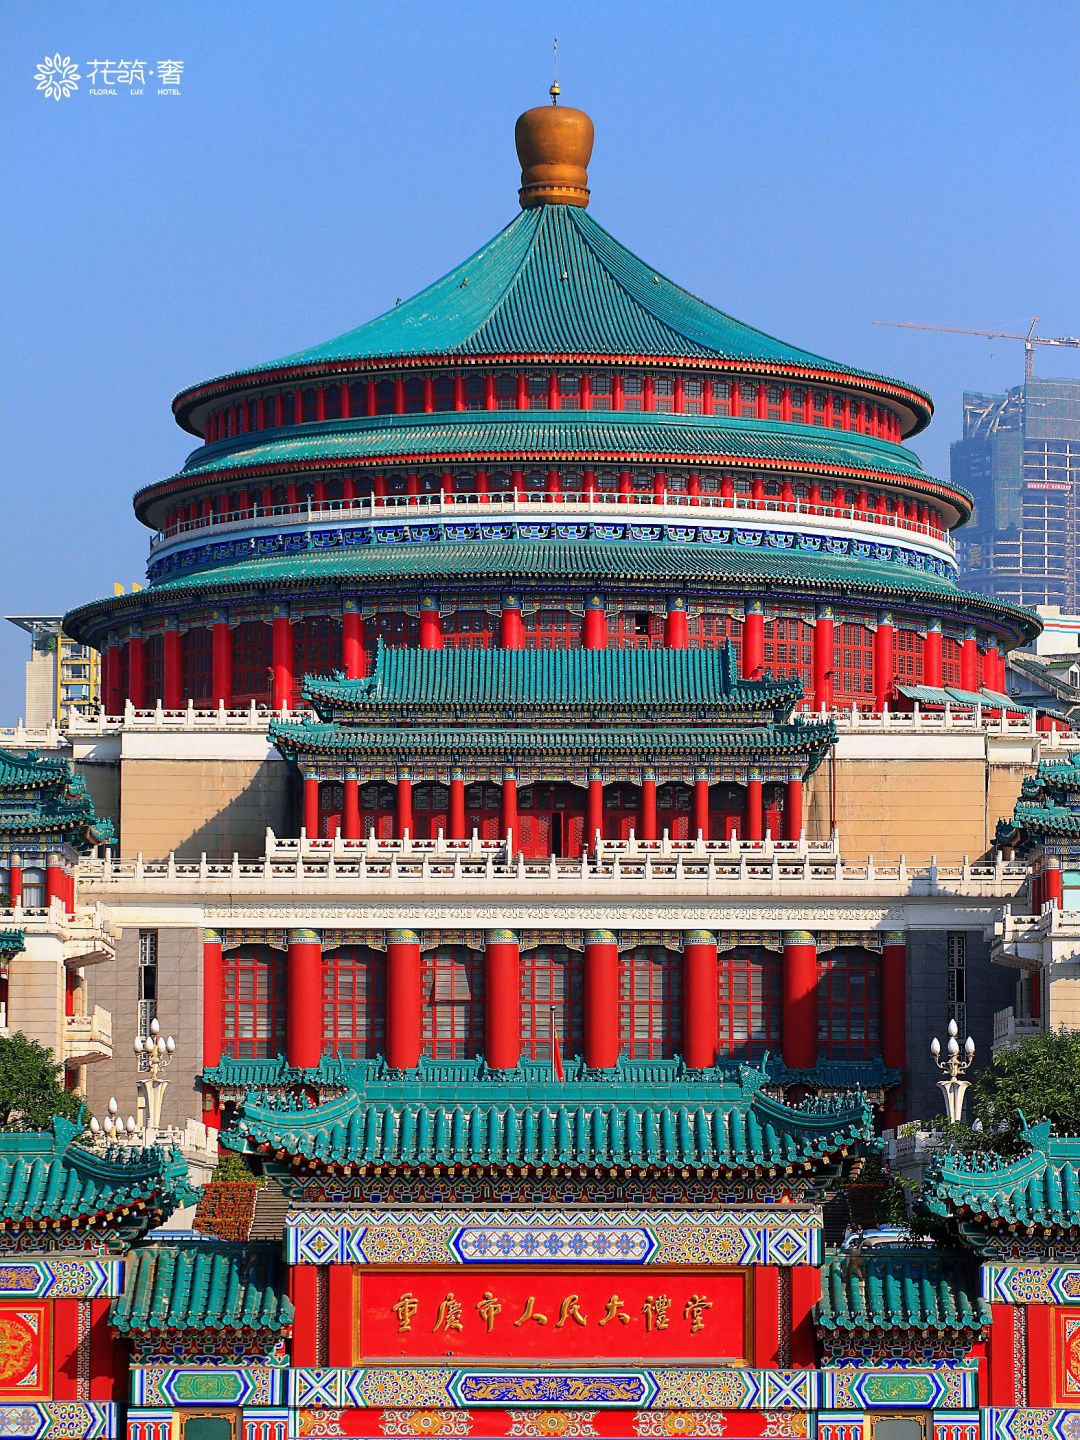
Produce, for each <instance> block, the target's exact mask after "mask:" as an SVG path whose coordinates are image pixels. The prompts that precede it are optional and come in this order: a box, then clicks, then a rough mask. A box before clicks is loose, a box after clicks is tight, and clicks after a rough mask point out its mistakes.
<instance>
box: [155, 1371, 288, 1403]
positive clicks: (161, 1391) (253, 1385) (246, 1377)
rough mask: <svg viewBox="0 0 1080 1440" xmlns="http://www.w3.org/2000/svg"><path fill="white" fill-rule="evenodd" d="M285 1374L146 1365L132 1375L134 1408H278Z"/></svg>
mask: <svg viewBox="0 0 1080 1440" xmlns="http://www.w3.org/2000/svg"><path fill="white" fill-rule="evenodd" d="M283 1373H284V1372H283V1371H282V1370H279V1369H272V1368H270V1367H269V1366H266V1365H245V1366H230V1365H220V1366H213V1367H210V1366H196V1365H143V1366H139V1367H135V1368H133V1369H132V1371H131V1403H132V1404H133V1405H173V1406H177V1407H181V1406H185V1405H233V1406H235V1405H278V1404H280V1403H281V1390H282V1383H281V1377H282V1374H283Z"/></svg>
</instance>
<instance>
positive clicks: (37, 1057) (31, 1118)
mask: <svg viewBox="0 0 1080 1440" xmlns="http://www.w3.org/2000/svg"><path fill="white" fill-rule="evenodd" d="M63 1068H64V1067H63V1066H62V1065H59V1064H57V1062H56V1059H55V1058H54V1056H53V1053H52V1051H51V1050H48V1049H46V1047H45V1046H44V1045H39V1044H38V1043H37V1041H36V1040H29V1039H27V1037H26V1036H25V1035H20V1034H18V1033H16V1034H14V1035H7V1036H0V1129H2V1130H44V1129H47V1128H48V1126H49V1124H50V1123H51V1121H52V1118H53V1116H54V1115H62V1116H64V1118H65V1119H68V1120H74V1119H75V1118H76V1117H77V1116H78V1113H79V1100H78V1098H77V1097H76V1096H74V1095H72V1093H71V1092H70V1091H69V1090H65V1089H64V1076H63Z"/></svg>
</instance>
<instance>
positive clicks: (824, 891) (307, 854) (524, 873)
mask: <svg viewBox="0 0 1080 1440" xmlns="http://www.w3.org/2000/svg"><path fill="white" fill-rule="evenodd" d="M1027 878H1028V869H1027V866H1025V865H1020V864H1006V863H1005V862H1004V861H1003V860H1002V859H1001V858H1000V857H998V858H997V860H996V861H995V863H993V864H991V865H972V864H970V863H969V862H968V861H967V860H964V861H962V862H961V863H959V864H951V865H939V864H938V863H937V861H936V860H933V859H932V860H931V861H930V862H929V863H927V864H920V865H909V864H908V863H907V862H906V860H904V859H903V858H901V859H899V860H898V861H893V862H891V863H888V864H881V863H880V862H878V861H875V860H874V859H873V857H872V856H871V857H868V858H867V859H866V860H864V861H861V862H855V863H852V862H850V861H844V860H842V859H841V858H840V856H839V854H838V853H837V850H836V847H835V842H833V841H829V842H812V841H792V842H783V841H760V842H739V841H735V842H709V843H704V842H700V841H689V842H679V841H672V840H658V841H655V842H648V843H646V842H642V841H635V840H629V841H625V842H605V843H604V844H603V845H602V846H601V847H600V850H599V851H598V852H596V853H591V854H590V853H585V854H583V855H581V856H580V857H577V858H566V859H564V858H560V857H556V856H551V857H545V858H538V859H532V858H526V857H525V856H524V855H522V854H520V853H519V852H517V851H516V849H515V847H514V845H513V839H512V838H511V841H510V843H509V844H507V842H506V841H505V840H499V841H482V840H479V839H474V840H469V841H461V842H455V841H447V840H445V839H437V840H428V841H413V840H410V839H408V838H406V839H405V840H399V841H381V840H375V839H368V840H357V841H346V840H340V839H336V840H334V841H332V842H324V841H316V840H308V839H307V838H306V837H304V838H303V839H300V840H296V841H279V840H278V839H277V838H276V837H275V836H273V835H272V834H270V835H269V837H268V841H267V848H266V853H265V854H264V856H263V857H262V858H261V859H258V860H242V859H241V858H240V856H239V855H235V854H234V855H233V856H232V857H231V859H222V860H209V859H207V857H206V856H205V855H204V856H201V857H200V858H199V859H198V860H178V859H177V858H176V857H175V855H170V856H169V857H168V859H167V860H162V861H146V860H144V859H143V857H142V856H141V855H140V856H137V857H136V858H135V859H134V860H115V859H114V858H113V857H112V854H111V853H110V852H108V851H107V852H106V853H105V855H104V857H102V858H99V859H90V860H84V861H83V862H82V866H81V868H80V879H81V882H82V883H83V884H84V885H86V886H87V887H88V889H89V890H90V891H91V892H92V893H94V894H96V895H98V896H100V897H102V898H104V899H106V900H107V899H109V898H110V897H114V896H116V895H117V894H121V893H124V892H128V893H134V894H159V895H174V896H185V897H187V896H191V897H196V896H198V897H222V898H226V897H229V896H230V895H234V894H241V895H254V896H260V895H278V896H282V895H289V896H298V895H303V896H308V897H313V896H320V895H321V896H326V897H329V896H333V895H339V894H347V895H355V896H371V897H383V898H387V899H392V898H394V897H396V896H400V895H412V896H414V897H422V898H428V897H435V896H438V897H439V898H440V899H445V898H446V897H456V898H461V897H464V896H469V897H472V898H485V899H492V898H499V899H505V898H511V897H516V896H525V895H529V896H535V897H537V898H539V899H547V898H551V899H560V898H572V897H577V898H579V899H582V898H584V899H589V898H593V897H595V898H600V899H603V898H611V897H613V896H623V897H631V896H644V897H655V898H657V899H660V898H678V899H692V898H694V897H699V898H710V897H713V896H723V897H725V898H727V899H731V898H739V897H747V896H759V897H760V896H778V897H790V898H792V899H797V898H801V897H806V896H815V895H817V896H828V897H835V898H856V897H860V896H889V897H911V898H919V897H923V896H953V897H968V898H982V899H987V900H1007V899H1011V898H1013V897H1015V896H1017V895H1018V894H1020V893H1021V892H1022V891H1023V888H1024V885H1025V883H1026V881H1027Z"/></svg>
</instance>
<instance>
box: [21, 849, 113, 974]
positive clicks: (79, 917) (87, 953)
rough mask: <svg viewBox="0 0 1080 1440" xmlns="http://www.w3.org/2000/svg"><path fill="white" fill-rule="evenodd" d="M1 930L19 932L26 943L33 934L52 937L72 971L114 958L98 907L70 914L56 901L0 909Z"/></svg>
mask: <svg viewBox="0 0 1080 1440" xmlns="http://www.w3.org/2000/svg"><path fill="white" fill-rule="evenodd" d="M80 863H83V862H80ZM5 929H11V930H21V931H22V932H23V934H24V935H25V936H26V937H27V939H28V940H29V939H31V938H32V937H33V936H35V935H49V936H54V937H56V938H57V939H59V940H60V942H61V945H62V946H63V953H64V964H65V965H67V966H69V967H70V968H73V969H79V968H81V967H82V966H83V965H100V964H102V963H103V962H104V961H106V960H115V959H116V933H115V931H114V930H113V928H112V926H111V924H110V923H109V921H108V920H107V919H106V916H105V913H104V910H103V909H102V907H101V905H100V904H97V905H83V904H80V906H79V908H78V911H77V912H76V914H74V915H69V914H68V913H67V907H66V906H65V904H64V902H63V901H62V900H57V899H54V900H52V901H51V902H50V903H49V904H48V905H47V906H46V905H43V906H31V907H26V906H23V905H7V906H0V930H5Z"/></svg>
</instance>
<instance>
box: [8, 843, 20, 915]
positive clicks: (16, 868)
mask: <svg viewBox="0 0 1080 1440" xmlns="http://www.w3.org/2000/svg"><path fill="white" fill-rule="evenodd" d="M22 896H23V874H22V856H21V855H16V854H12V855H11V856H10V858H9V860H8V900H9V901H10V903H11V904H12V905H21V904H22Z"/></svg>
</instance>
